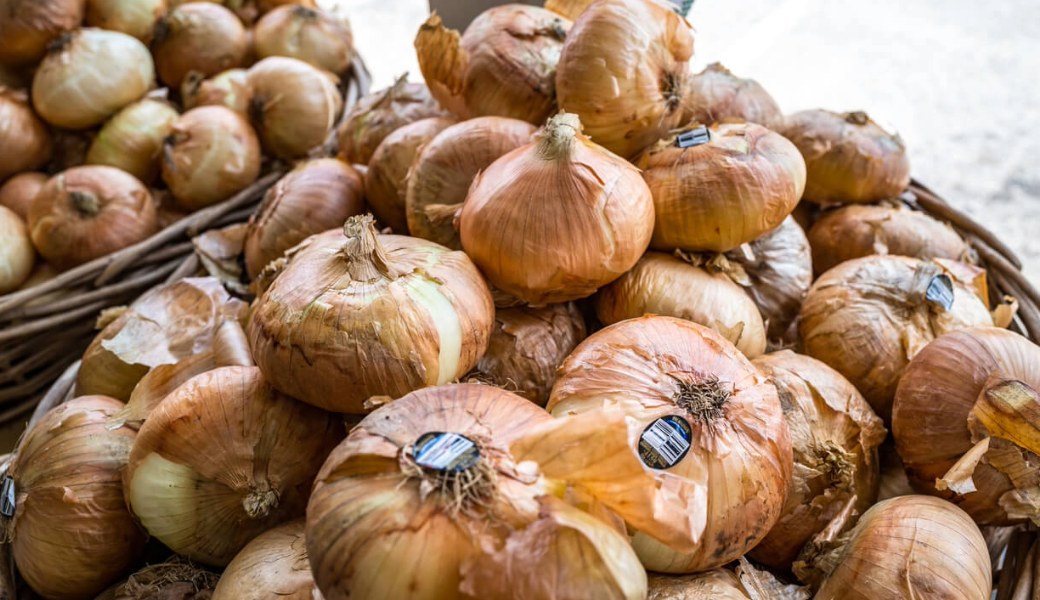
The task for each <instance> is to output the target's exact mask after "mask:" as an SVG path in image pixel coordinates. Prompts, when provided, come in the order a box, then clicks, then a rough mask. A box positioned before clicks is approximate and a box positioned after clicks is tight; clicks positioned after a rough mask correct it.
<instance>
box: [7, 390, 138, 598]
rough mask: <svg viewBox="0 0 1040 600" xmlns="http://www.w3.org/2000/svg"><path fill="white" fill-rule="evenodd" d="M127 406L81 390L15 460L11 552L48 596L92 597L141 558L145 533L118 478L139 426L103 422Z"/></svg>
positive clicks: (39, 426)
mask: <svg viewBox="0 0 1040 600" xmlns="http://www.w3.org/2000/svg"><path fill="white" fill-rule="evenodd" d="M122 407H123V404H122V403H121V402H118V401H116V400H113V399H112V398H107V397H105V396H82V397H79V398H76V399H73V400H70V401H68V402H66V403H65V404H61V405H59V406H57V407H55V408H53V409H51V410H50V411H49V412H47V414H45V415H44V416H43V418H41V419H40V421H39V422H38V423H36V425H35V426H34V427H33V428H32V429H30V430H29V432H28V434H27V435H26V437H25V440H24V442H23V443H22V446H21V448H20V449H19V450H18V454H17V456H16V457H15V459H14V462H13V463H12V464H11V470H10V473H9V474H10V476H11V477H12V478H13V479H14V484H15V493H16V496H15V514H14V517H13V518H12V519H11V522H10V523H9V524H8V526H9V527H10V529H9V531H10V532H11V537H12V542H11V553H12V554H13V555H14V560H15V563H16V564H17V566H18V571H19V572H20V573H21V575H22V577H24V578H25V581H26V582H27V583H28V584H29V585H30V586H31V587H32V588H33V589H34V590H35V591H36V592H38V593H39V594H41V595H42V596H44V597H45V598H50V599H54V600H87V599H89V598H93V597H94V596H95V595H97V594H98V593H99V592H101V591H102V590H104V589H105V588H106V587H107V586H108V585H109V584H111V583H112V582H114V581H115V580H116V579H117V578H118V577H119V576H120V575H121V574H123V572H124V571H125V570H126V569H127V568H128V567H130V566H131V565H132V564H133V563H134V562H136V561H137V560H138V558H139V556H138V553H139V551H140V549H141V547H142V546H143V545H144V541H145V536H144V532H143V531H141V530H140V529H139V528H138V527H137V525H136V524H135V523H134V521H133V518H132V517H131V516H130V512H129V511H128V510H127V508H126V503H125V502H124V501H123V482H122V479H121V473H122V471H123V469H124V468H125V467H126V464H127V459H128V457H129V456H130V448H131V446H132V445H133V443H134V432H133V431H130V430H127V429H121V430H117V431H108V430H107V429H106V428H105V422H106V421H107V420H108V418H109V417H111V416H112V415H113V414H115V413H116V412H118V411H119V409H121V408H122Z"/></svg>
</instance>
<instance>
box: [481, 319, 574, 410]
mask: <svg viewBox="0 0 1040 600" xmlns="http://www.w3.org/2000/svg"><path fill="white" fill-rule="evenodd" d="M583 339H585V319H584V318H583V317H582V315H581V312H580V311H579V310H578V307H577V306H575V305H574V303H573V302H568V303H565V304H550V305H549V306H545V307H543V308H531V307H528V306H519V307H516V308H500V309H497V310H495V329H494V331H492V332H491V341H490V342H489V343H488V349H487V352H485V353H484V356H483V357H481V359H480V362H478V363H477V366H476V368H475V369H473V372H472V373H470V375H469V377H470V379H471V380H472V379H475V380H477V381H480V382H486V383H491V384H493V385H497V386H498V387H501V388H504V389H507V390H510V391H513V392H515V393H516V394H517V395H519V396H523V397H524V398H527V399H528V400H530V401H531V402H534V403H535V404H537V405H538V406H545V403H546V402H548V400H549V392H550V391H552V385H553V382H554V381H556V369H557V367H559V366H560V364H561V363H563V359H565V358H567V355H568V354H570V353H571V351H572V350H574V347H575V346H577V345H578V343H579V342H581V341H582V340H583Z"/></svg>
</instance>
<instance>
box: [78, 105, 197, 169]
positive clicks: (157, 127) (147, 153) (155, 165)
mask: <svg viewBox="0 0 1040 600" xmlns="http://www.w3.org/2000/svg"><path fill="white" fill-rule="evenodd" d="M179 116H180V115H179V114H178V113H177V110H176V109H175V108H173V106H171V105H170V104H169V103H167V102H163V101H161V100H153V99H151V98H145V99H143V100H140V101H138V102H135V103H133V104H131V105H130V106H127V107H126V108H124V109H123V110H121V111H119V112H118V113H116V115H115V116H114V117H112V118H111V119H109V120H108V122H107V123H105V125H104V126H103V127H102V128H101V131H99V132H98V134H97V137H95V138H94V141H93V142H92V143H91V144H90V150H88V151H87V159H86V160H87V164H90V165H108V166H110V167H116V168H118V169H122V170H123V171H126V172H127V173H129V174H131V175H133V176H134V177H136V178H138V179H139V180H141V182H142V183H145V184H151V183H153V182H154V181H155V180H156V179H157V178H158V177H159V169H160V165H161V163H162V147H163V140H165V139H166V136H168V135H170V133H172V132H173V124H174V122H175V121H176V120H177V118H178V117H179Z"/></svg>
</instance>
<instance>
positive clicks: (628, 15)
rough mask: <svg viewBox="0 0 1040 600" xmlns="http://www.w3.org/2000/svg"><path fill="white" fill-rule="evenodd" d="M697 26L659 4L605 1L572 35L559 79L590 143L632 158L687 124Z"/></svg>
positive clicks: (561, 97) (559, 89) (565, 102)
mask: <svg viewBox="0 0 1040 600" xmlns="http://www.w3.org/2000/svg"><path fill="white" fill-rule="evenodd" d="M691 31H692V30H691V27H690V24H689V23H687V22H686V20H685V19H683V18H682V17H680V16H679V15H677V14H676V13H675V12H673V11H672V9H671V8H670V7H667V6H666V5H664V4H659V3H657V2H654V1H653V0H603V1H600V2H595V3H593V4H592V5H591V6H589V7H588V8H587V9H586V10H585V11H584V12H582V13H581V16H579V17H578V18H577V20H576V21H575V22H574V27H572V28H571V31H570V33H568V34H567V40H566V41H565V42H564V44H563V53H562V55H561V56H560V63H559V68H558V69H557V73H556V94H557V98H558V101H559V104H560V108H562V109H563V110H566V111H568V112H574V113H577V114H578V116H579V117H581V121H582V123H584V124H585V130H586V132H587V133H588V135H589V137H591V138H592V139H593V140H595V141H596V143H597V144H600V145H602V146H603V147H604V148H606V149H608V150H610V151H612V152H616V153H617V154H620V155H621V156H624V157H631V156H634V155H636V154H637V153H639V152H640V151H641V150H643V149H644V148H646V147H648V146H650V145H651V144H653V143H655V142H657V141H658V140H659V139H661V138H663V137H665V136H666V135H667V134H668V132H669V131H670V130H672V129H674V128H675V127H677V126H678V125H679V119H680V118H681V117H682V112H683V111H682V96H683V90H684V88H685V86H686V78H687V73H686V70H687V61H688V60H690V57H692V56H693V35H692V33H691Z"/></svg>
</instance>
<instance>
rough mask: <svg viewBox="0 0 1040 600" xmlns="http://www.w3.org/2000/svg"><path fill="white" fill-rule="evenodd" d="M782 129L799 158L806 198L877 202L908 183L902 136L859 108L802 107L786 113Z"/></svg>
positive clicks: (832, 202)
mask: <svg viewBox="0 0 1040 600" xmlns="http://www.w3.org/2000/svg"><path fill="white" fill-rule="evenodd" d="M783 134H784V136H786V137H787V138H788V139H790V140H791V141H792V142H794V145H795V146H797V147H798V150H799V151H800V152H801V153H802V156H803V157H804V158H805V167H806V170H807V171H808V178H807V180H806V183H805V199H806V200H808V201H810V202H815V203H817V204H840V203H855V202H860V203H863V202H877V201H879V200H886V199H888V198H895V197H896V196H898V195H899V194H901V193H903V190H905V189H906V186H907V185H909V183H910V159H909V158H908V157H907V155H906V146H905V145H904V144H903V140H902V139H901V138H900V137H899V135H893V134H890V133H888V132H887V131H885V130H884V129H882V128H881V127H880V126H878V124H877V123H875V122H874V121H872V120H871V119H870V117H868V116H867V114H866V113H864V112H860V111H856V112H850V113H842V114H839V113H833V112H830V111H826V110H820V109H817V110H806V111H802V112H799V113H795V114H793V115H790V116H789V117H787V119H786V125H785V127H784V131H783Z"/></svg>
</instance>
